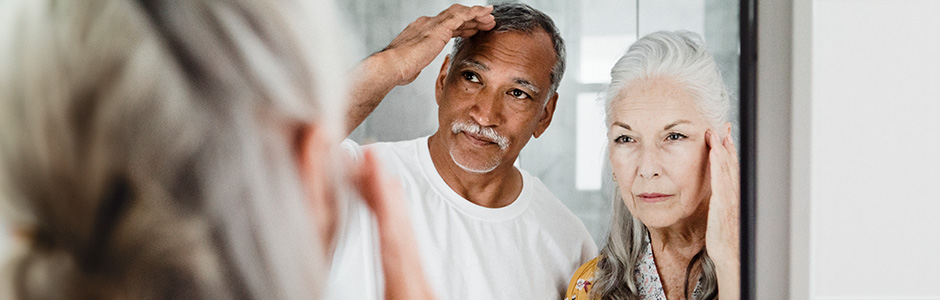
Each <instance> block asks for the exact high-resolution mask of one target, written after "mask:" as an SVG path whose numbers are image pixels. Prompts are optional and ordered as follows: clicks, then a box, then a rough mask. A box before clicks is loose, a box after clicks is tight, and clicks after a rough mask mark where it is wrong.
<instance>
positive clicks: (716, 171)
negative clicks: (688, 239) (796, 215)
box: [705, 123, 741, 300]
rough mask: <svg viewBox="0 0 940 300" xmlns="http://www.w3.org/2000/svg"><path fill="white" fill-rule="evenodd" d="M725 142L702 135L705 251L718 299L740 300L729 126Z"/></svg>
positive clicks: (735, 171)
mask: <svg viewBox="0 0 940 300" xmlns="http://www.w3.org/2000/svg"><path fill="white" fill-rule="evenodd" d="M725 129H726V130H725V131H726V134H725V138H724V139H721V140H720V141H719V138H718V135H717V134H716V133H715V132H713V131H711V130H709V131H706V132H705V140H706V141H707V144H708V147H709V152H708V164H709V174H710V177H711V192H712V193H711V199H710V200H709V204H708V225H707V226H708V227H707V229H706V232H705V248H706V249H707V251H708V256H709V257H711V259H712V261H713V262H714V263H715V271H716V273H717V275H718V291H719V298H720V299H725V300H727V299H740V291H741V290H740V289H741V286H740V281H741V274H740V271H741V256H740V247H739V244H740V239H739V236H740V234H739V230H740V226H741V225H740V222H739V219H740V218H739V214H740V211H741V189H740V186H741V176H740V168H739V165H738V150H737V148H736V147H735V146H734V141H732V139H731V124H730V123H728V124H726V125H725Z"/></svg>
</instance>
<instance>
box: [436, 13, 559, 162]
mask: <svg viewBox="0 0 940 300" xmlns="http://www.w3.org/2000/svg"><path fill="white" fill-rule="evenodd" d="M492 14H493V16H494V17H495V20H496V26H495V28H493V29H492V30H490V31H483V32H479V33H477V34H476V35H474V36H472V37H470V38H467V39H463V38H457V39H456V41H455V43H454V50H453V53H452V54H451V55H450V56H448V58H447V59H446V61H445V63H444V65H443V66H442V68H441V72H440V73H439V75H438V80H437V82H436V83H437V86H436V90H435V96H436V98H437V103H438V105H439V110H438V122H439V127H438V132H437V135H436V137H440V138H441V139H442V141H443V142H444V144H445V146H446V148H448V151H449V152H450V157H451V158H452V159H453V161H454V162H455V163H456V164H457V165H458V166H460V167H461V168H463V169H464V170H466V171H469V172H475V173H486V172H490V171H493V170H495V169H496V168H497V167H499V166H509V165H511V164H512V163H513V162H514V161H515V160H516V157H517V156H518V155H519V152H520V151H521V150H522V148H523V147H524V146H525V144H526V143H528V141H529V139H530V138H531V137H533V136H535V137H538V136H540V135H541V134H542V133H543V132H544V131H545V129H547V128H548V125H549V124H550V123H551V118H552V114H553V113H554V109H555V101H556V100H557V98H558V94H557V93H555V90H556V89H557V87H558V83H559V82H560V81H561V77H562V75H563V73H564V69H565V46H564V41H563V40H562V39H561V36H560V35H559V34H558V29H557V28H555V25H554V23H553V22H552V20H551V18H549V17H548V16H547V15H545V14H544V13H542V12H540V11H538V10H536V9H534V8H532V7H530V6H528V5H525V4H521V3H510V4H497V5H494V8H493V12H492Z"/></svg>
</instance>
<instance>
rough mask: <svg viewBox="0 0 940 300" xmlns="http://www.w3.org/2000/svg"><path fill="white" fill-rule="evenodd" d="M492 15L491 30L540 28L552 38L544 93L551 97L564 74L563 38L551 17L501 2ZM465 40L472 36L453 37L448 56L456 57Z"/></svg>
mask: <svg viewBox="0 0 940 300" xmlns="http://www.w3.org/2000/svg"><path fill="white" fill-rule="evenodd" d="M492 14H493V17H495V19H496V27H493V29H491V30H490V31H491V32H507V31H521V32H525V33H532V32H535V31H536V30H537V29H539V28H541V29H542V30H545V32H546V33H548V36H550V37H551V38H552V47H554V49H555V58H556V60H555V65H554V66H552V74H551V84H552V86H551V89H550V90H549V92H548V93H547V94H546V95H548V96H547V97H546V98H551V97H552V95H553V94H554V93H555V92H556V91H557V90H558V85H559V84H561V78H562V76H564V75H565V55H566V54H565V53H566V52H565V40H564V39H562V38H561V33H560V32H559V31H558V27H555V22H554V21H552V18H551V17H549V16H548V15H546V14H545V13H543V12H541V11H539V10H538V9H535V8H532V7H531V6H529V5H528V4H525V3H502V4H494V5H493V13H492ZM467 40H471V41H472V40H473V37H470V38H469V39H464V38H462V37H456V38H454V46H453V50H451V53H450V57H451V59H453V58H454V57H457V53H458V52H460V50H462V49H464V47H465V45H466V42H467Z"/></svg>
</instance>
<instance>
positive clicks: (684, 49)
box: [591, 31, 730, 300]
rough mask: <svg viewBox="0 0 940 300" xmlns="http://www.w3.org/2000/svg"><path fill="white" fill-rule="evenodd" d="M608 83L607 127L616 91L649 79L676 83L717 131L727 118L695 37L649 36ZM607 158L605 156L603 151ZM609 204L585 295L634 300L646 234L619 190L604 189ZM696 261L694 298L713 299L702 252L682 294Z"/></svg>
mask: <svg viewBox="0 0 940 300" xmlns="http://www.w3.org/2000/svg"><path fill="white" fill-rule="evenodd" d="M610 75H611V83H610V86H609V87H608V89H607V92H606V94H605V96H604V99H605V100H604V101H605V106H606V111H607V124H608V125H609V124H610V122H611V120H610V118H611V117H610V115H611V108H612V103H613V102H614V101H617V100H618V96H619V95H620V94H621V92H622V91H623V90H624V89H625V88H627V87H629V86H630V85H631V84H632V83H634V82H637V81H641V80H648V79H653V78H662V77H666V78H670V79H673V80H677V81H678V82H679V84H680V85H682V86H684V87H685V88H686V91H687V92H689V93H690V94H691V95H692V97H693V98H694V99H695V100H696V102H697V105H696V108H697V109H698V110H699V111H700V112H701V113H702V114H703V115H704V116H705V118H706V119H707V120H709V122H710V123H711V124H712V127H713V128H718V127H719V125H720V124H723V123H724V122H725V120H726V119H727V115H728V110H729V106H730V104H729V102H730V99H729V94H728V91H727V88H726V87H725V85H724V82H723V81H722V78H721V73H720V72H719V71H718V67H717V65H716V64H715V60H714V59H713V58H712V56H711V55H709V54H708V52H707V51H706V48H705V45H704V43H703V42H702V38H701V37H700V36H699V35H698V34H695V33H691V32H686V31H678V32H666V31H661V32H655V33H651V34H649V35H647V36H645V37H643V38H641V39H640V40H638V41H637V42H636V43H634V44H633V45H632V46H630V49H629V50H627V53H626V54H624V55H623V57H621V58H620V60H618V61H617V63H616V64H615V65H614V67H613V69H611V71H610ZM608 155H609V151H608ZM607 161H608V164H607V168H608V172H604V176H607V178H606V179H607V180H605V181H604V182H612V180H611V179H612V178H611V177H610V174H611V172H609V171H610V159H607ZM607 193H608V195H610V199H611V202H612V206H613V209H612V211H611V223H610V233H609V235H608V237H607V245H606V246H604V248H603V249H601V253H600V259H599V261H598V264H597V270H596V271H595V277H594V278H595V281H594V284H593V289H592V290H591V298H592V299H605V300H606V299H617V300H626V299H638V298H639V288H640V287H639V285H638V283H637V281H636V278H635V275H634V272H635V270H636V266H637V264H639V262H640V259H641V258H642V256H643V255H644V254H645V253H646V247H649V244H648V243H646V236H647V235H648V234H649V233H648V229H647V228H646V226H645V225H643V223H641V222H640V220H638V219H637V218H635V217H634V216H633V215H632V214H631V213H630V211H629V209H627V206H626V205H625V204H624V202H623V197H622V195H621V193H620V190H619V188H617V187H616V186H612V187H611V188H609V189H607ZM699 260H701V265H702V283H701V291H700V295H702V296H703V299H716V298H717V295H718V278H717V275H716V274H715V267H714V264H713V263H712V261H711V259H710V258H709V257H708V254H707V253H706V252H705V250H704V249H702V252H700V253H699V254H698V255H696V256H695V257H694V258H693V259H692V261H691V262H689V265H688V268H687V270H686V285H685V294H686V297H687V298H688V297H689V296H690V294H691V292H692V291H691V290H690V289H692V288H694V287H695V282H696V281H695V280H692V282H691V285H690V282H689V281H690V280H689V279H690V278H688V277H689V276H690V274H691V272H692V269H693V267H694V266H695V264H696V263H697V262H698V261H699Z"/></svg>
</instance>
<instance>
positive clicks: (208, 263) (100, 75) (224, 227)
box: [0, 0, 347, 299]
mask: <svg viewBox="0 0 940 300" xmlns="http://www.w3.org/2000/svg"><path fill="white" fill-rule="evenodd" d="M331 4H332V3H328V2H327V1H289V0H285V1H252V0H243V1H239V0H231V1H222V0H219V1H212V0H207V1H185V0H182V1H175V0H140V1H134V0H87V1H72V0H58V1H57V0H24V1H14V0H7V1H3V2H0V5H2V6H0V59H2V63H0V192H3V194H2V195H0V200H2V201H0V209H2V211H0V212H2V213H3V217H5V218H6V219H7V220H8V222H9V223H10V225H12V226H14V227H15V228H19V229H20V233H21V235H24V236H28V237H29V240H30V241H29V244H28V245H25V248H24V249H22V250H21V251H20V253H18V255H17V256H16V257H15V258H13V260H12V261H10V262H4V263H5V264H7V265H8V266H7V270H6V271H9V272H12V274H10V275H12V279H11V280H12V281H11V282H9V283H0V287H2V286H4V285H7V284H11V286H10V288H11V289H12V294H13V295H14V296H15V297H16V298H24V299H73V298H79V299H116V298H127V299H194V298H195V299H204V298H208V299H232V298H235V299H259V298H261V299H300V298H304V299H309V298H311V297H316V296H315V295H317V292H318V291H319V290H321V289H322V288H321V286H322V283H321V282H322V281H323V279H324V278H325V275H326V271H325V270H323V269H325V268H327V265H325V264H324V261H323V259H324V255H323V253H322V250H321V248H320V245H319V241H318V240H317V239H316V233H315V230H313V226H312V224H313V222H312V221H311V220H310V218H311V217H310V215H311V214H310V213H309V208H308V207H307V206H306V203H305V201H306V199H305V197H304V194H303V190H302V187H301V182H300V179H299V178H298V176H297V166H296V164H295V163H294V160H293V158H294V155H293V154H292V153H293V150H294V149H291V145H293V143H292V142H293V139H295V138H296V137H295V136H292V135H291V134H290V132H291V131H290V129H291V128H296V127H297V126H299V124H304V123H311V122H319V124H320V125H322V126H321V128H326V130H325V131H326V132H327V135H328V136H330V137H331V138H334V139H335V140H336V144H337V145H338V144H339V138H341V137H340V136H339V134H340V133H339V129H340V128H341V126H342V122H341V121H342V120H341V119H340V118H342V116H343V115H344V110H345V103H344V100H343V97H344V94H343V93H345V89H343V88H342V82H341V80H342V78H343V76H341V75H342V74H338V73H337V72H336V71H337V70H339V71H341V72H342V71H345V69H343V67H347V65H344V63H346V62H345V61H341V60H340V61H338V60H337V59H338V58H340V57H345V56H343V55H344V54H345V53H343V51H344V50H345V49H344V48H343V47H340V46H339V44H341V43H342V42H343V40H344V39H343V36H342V31H341V30H339V29H340V26H338V24H339V23H338V22H339V20H338V16H337V14H336V13H335V9H333V7H332V6H331ZM331 25H333V26H331ZM0 289H4V288H0ZM3 292H4V293H6V292H10V291H9V290H8V291H3ZM2 297H3V296H0V298H2Z"/></svg>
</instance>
